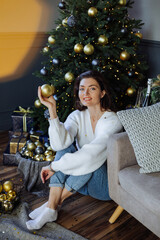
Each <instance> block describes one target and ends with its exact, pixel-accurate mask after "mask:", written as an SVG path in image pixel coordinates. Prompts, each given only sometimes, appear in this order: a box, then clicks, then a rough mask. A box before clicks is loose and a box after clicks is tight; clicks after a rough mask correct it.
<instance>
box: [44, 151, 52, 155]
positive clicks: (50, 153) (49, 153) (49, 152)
mask: <svg viewBox="0 0 160 240" xmlns="http://www.w3.org/2000/svg"><path fill="white" fill-rule="evenodd" d="M52 154H53V152H52V151H51V150H46V151H45V152H44V155H45V156H47V155H52Z"/></svg>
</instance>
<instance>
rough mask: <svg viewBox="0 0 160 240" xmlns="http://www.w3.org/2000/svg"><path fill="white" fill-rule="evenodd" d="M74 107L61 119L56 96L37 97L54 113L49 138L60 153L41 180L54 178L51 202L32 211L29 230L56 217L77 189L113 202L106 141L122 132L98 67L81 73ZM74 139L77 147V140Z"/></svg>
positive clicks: (50, 123)
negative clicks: (109, 190) (60, 207)
mask: <svg viewBox="0 0 160 240" xmlns="http://www.w3.org/2000/svg"><path fill="white" fill-rule="evenodd" d="M74 93H75V97H76V101H75V103H76V109H77V110H75V111H73V112H72V113H71V114H70V115H69V116H68V118H67V120H66V121H65V123H64V124H63V123H61V122H60V121H59V119H58V117H57V112H56V101H55V100H54V98H53V96H51V97H49V98H43V97H42V95H41V88H40V87H39V88H38V96H39V99H40V101H41V103H42V104H43V105H45V106H46V107H47V108H48V110H49V114H50V119H49V138H50V144H51V147H52V148H53V149H54V150H55V151H57V154H56V157H55V161H54V162H52V163H51V164H50V165H49V166H46V167H43V168H42V171H41V179H42V182H43V183H44V182H45V181H46V180H47V179H49V178H50V184H49V186H50V193H49V200H48V202H46V203H45V204H43V205H42V206H41V207H39V208H37V209H35V210H34V211H33V212H31V213H30V215H29V216H30V218H32V219H33V220H30V221H28V222H27V223H26V224H27V227H28V229H30V230H32V229H40V228H41V227H42V226H43V225H44V224H45V223H47V222H52V221H55V220H56V219H57V217H58V211H57V208H58V206H59V205H61V204H62V203H63V201H64V200H65V199H66V198H68V197H69V196H71V195H72V194H73V193H75V192H80V193H82V194H85V195H90V196H92V197H94V198H97V199H100V200H110V197H109V193H108V178H107V167H106V157H107V140H108V137H109V136H110V135H111V134H113V133H117V132H120V131H121V130H122V125H121V123H120V121H119V120H118V117H117V115H116V113H115V112H114V111H113V110H112V104H111V99H110V95H109V91H108V87H107V85H106V81H105V80H104V79H103V77H102V75H101V74H100V73H99V72H97V71H87V72H84V73H82V74H81V75H80V76H79V77H78V78H77V79H76V82H75V87H74ZM74 140H76V146H77V149H78V150H76V149H75V147H74V145H73V142H74Z"/></svg>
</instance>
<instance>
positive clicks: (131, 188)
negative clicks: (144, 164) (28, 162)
mask: <svg viewBox="0 0 160 240" xmlns="http://www.w3.org/2000/svg"><path fill="white" fill-rule="evenodd" d="M119 182H120V185H121V187H122V188H123V189H124V190H125V191H126V192H128V193H129V194H131V195H132V196H133V198H135V199H136V200H137V201H139V202H140V203H142V204H143V205H144V206H145V207H146V208H148V209H150V210H151V211H152V212H153V213H154V214H156V215H158V216H160V207H159V203H160V173H150V174H140V173H139V166H138V165H133V166H131V167H126V168H124V169H122V170H121V171H120V172H119ZM148 217H149V216H148Z"/></svg>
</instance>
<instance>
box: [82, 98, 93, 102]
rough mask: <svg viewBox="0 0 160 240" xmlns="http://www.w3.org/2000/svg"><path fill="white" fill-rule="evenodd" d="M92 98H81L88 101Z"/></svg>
mask: <svg viewBox="0 0 160 240" xmlns="http://www.w3.org/2000/svg"><path fill="white" fill-rule="evenodd" d="M91 99H92V98H89V97H86V98H83V100H84V101H90V100H91Z"/></svg>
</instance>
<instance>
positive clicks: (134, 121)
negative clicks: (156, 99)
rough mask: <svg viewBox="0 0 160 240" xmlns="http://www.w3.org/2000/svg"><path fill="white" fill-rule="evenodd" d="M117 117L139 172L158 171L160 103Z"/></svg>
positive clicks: (123, 112) (159, 158) (127, 111)
mask: <svg viewBox="0 0 160 240" xmlns="http://www.w3.org/2000/svg"><path fill="white" fill-rule="evenodd" d="M117 115H118V117H119V119H120V121H121V123H122V125H123V126H124V128H125V130H126V132H127V134H128V137H129V139H130V141H131V144H132V146H133V149H134V152H135V156H136V159H137V162H138V165H139V166H140V167H141V168H140V172H141V173H150V172H158V171H160V103H157V104H154V105H152V106H149V107H144V108H136V109H129V110H123V111H120V112H118V113H117Z"/></svg>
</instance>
